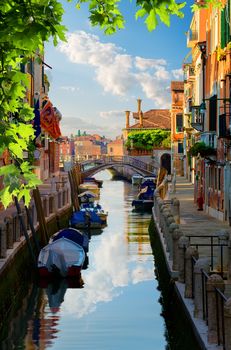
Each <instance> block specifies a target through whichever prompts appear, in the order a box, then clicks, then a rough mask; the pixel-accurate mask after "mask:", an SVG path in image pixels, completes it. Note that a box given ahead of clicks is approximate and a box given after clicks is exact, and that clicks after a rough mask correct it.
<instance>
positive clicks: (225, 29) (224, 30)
mask: <svg viewBox="0 0 231 350" xmlns="http://www.w3.org/2000/svg"><path fill="white" fill-rule="evenodd" d="M229 21H230V2H229V1H228V2H227V4H226V6H225V8H224V9H223V10H222V11H221V48H222V49H223V48H224V47H226V45H227V44H228V42H230V40H231V36H230V24H229Z"/></svg>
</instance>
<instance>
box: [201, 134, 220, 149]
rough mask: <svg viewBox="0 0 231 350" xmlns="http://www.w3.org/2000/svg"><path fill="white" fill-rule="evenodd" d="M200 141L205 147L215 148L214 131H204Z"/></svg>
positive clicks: (215, 138) (215, 136) (215, 137)
mask: <svg viewBox="0 0 231 350" xmlns="http://www.w3.org/2000/svg"><path fill="white" fill-rule="evenodd" d="M200 137H201V141H202V142H204V143H205V144H206V146H209V147H212V148H214V149H216V148H217V135H216V131H206V132H203V133H202V134H201V136H200Z"/></svg>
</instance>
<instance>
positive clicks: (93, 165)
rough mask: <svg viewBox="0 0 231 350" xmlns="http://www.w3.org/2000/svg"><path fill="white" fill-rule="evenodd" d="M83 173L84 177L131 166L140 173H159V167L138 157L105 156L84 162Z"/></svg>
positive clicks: (130, 167) (135, 171)
mask: <svg viewBox="0 0 231 350" xmlns="http://www.w3.org/2000/svg"><path fill="white" fill-rule="evenodd" d="M81 165H82V174H83V176H84V177H88V176H92V175H95V174H96V173H98V172H100V171H102V170H106V169H112V168H114V169H115V168H117V169H119V168H121V167H122V168H126V167H127V168H129V169H132V170H133V171H134V173H138V174H140V175H143V176H145V175H153V174H157V171H158V169H157V168H156V167H154V166H153V165H152V164H148V163H145V162H143V161H141V160H139V159H137V158H134V157H129V156H124V157H105V158H101V159H97V160H95V161H91V162H87V163H86V162H85V163H82V164H81Z"/></svg>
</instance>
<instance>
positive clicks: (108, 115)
mask: <svg viewBox="0 0 231 350" xmlns="http://www.w3.org/2000/svg"><path fill="white" fill-rule="evenodd" d="M124 116H125V112H124V111H102V112H100V117H101V118H103V119H110V120H113V119H117V118H119V117H122V118H124Z"/></svg>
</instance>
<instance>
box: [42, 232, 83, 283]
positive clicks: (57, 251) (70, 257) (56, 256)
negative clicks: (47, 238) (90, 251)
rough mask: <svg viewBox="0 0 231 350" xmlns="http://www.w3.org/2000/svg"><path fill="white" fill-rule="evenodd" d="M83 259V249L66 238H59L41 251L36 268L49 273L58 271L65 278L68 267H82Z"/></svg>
mask: <svg viewBox="0 0 231 350" xmlns="http://www.w3.org/2000/svg"><path fill="white" fill-rule="evenodd" d="M84 259H85V253H84V250H83V247H81V246H80V245H79V244H77V243H75V242H73V241H70V240H69V239H67V238H64V237H62V238H59V239H57V240H56V241H53V242H51V243H49V244H48V245H46V246H45V247H44V248H42V249H41V251H40V253H39V257H38V267H46V268H47V269H48V271H49V272H53V271H54V270H55V269H58V270H59V273H60V275H61V276H63V277H66V275H67V272H68V267H70V266H80V267H81V266H82V265H83V263H84Z"/></svg>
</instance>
